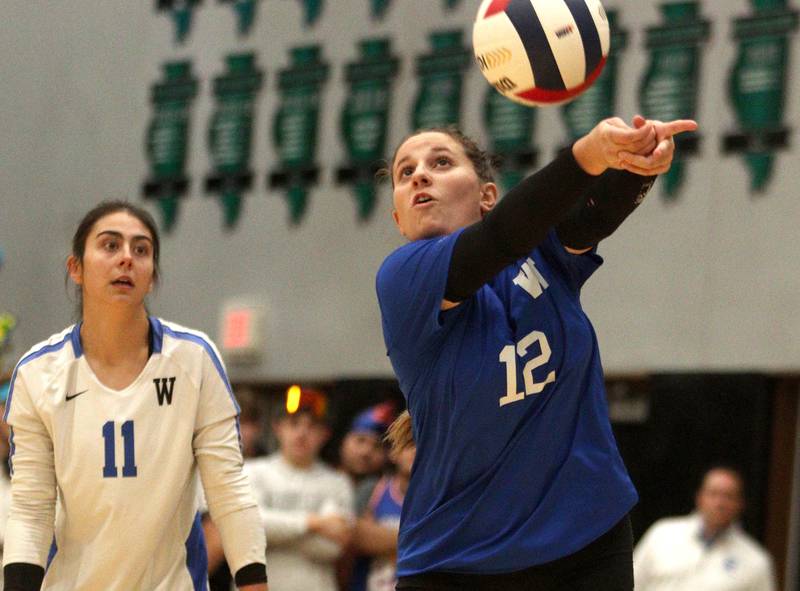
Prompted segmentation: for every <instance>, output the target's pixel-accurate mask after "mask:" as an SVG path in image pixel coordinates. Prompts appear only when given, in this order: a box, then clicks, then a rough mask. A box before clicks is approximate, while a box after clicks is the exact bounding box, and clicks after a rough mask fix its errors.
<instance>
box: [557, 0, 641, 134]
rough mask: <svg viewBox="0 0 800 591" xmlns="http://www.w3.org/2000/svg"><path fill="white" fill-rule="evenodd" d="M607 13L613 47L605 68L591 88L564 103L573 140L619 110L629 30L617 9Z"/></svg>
mask: <svg viewBox="0 0 800 591" xmlns="http://www.w3.org/2000/svg"><path fill="white" fill-rule="evenodd" d="M606 15H607V16H608V25H609V28H610V29H611V49H610V50H609V52H608V58H607V61H606V65H605V67H604V68H603V72H602V74H600V77H599V78H598V79H597V80H596V81H595V83H594V84H593V85H592V86H590V87H589V89H588V90H586V91H585V92H584V93H583V94H581V95H580V96H579V97H578V98H576V99H574V100H573V101H571V102H569V103H567V104H566V105H564V106H563V107H561V116H562V118H563V119H564V124H565V125H566V127H567V133H568V136H569V142H570V143H571V142H574V141H575V140H577V139H578V138H579V137H581V136H583V135H586V134H587V133H589V132H590V131H591V130H592V129H593V128H594V126H595V125H597V124H598V123H599V122H600V121H602V120H603V119H607V118H608V117H613V116H614V114H615V113H616V102H617V80H618V72H619V62H620V58H621V56H622V53H623V52H624V51H625V49H626V48H627V47H628V32H627V31H626V30H624V29H622V28H621V27H620V26H619V25H618V22H617V21H618V13H617V11H616V10H608V11H606Z"/></svg>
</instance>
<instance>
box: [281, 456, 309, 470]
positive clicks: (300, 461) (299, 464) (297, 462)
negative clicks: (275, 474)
mask: <svg viewBox="0 0 800 591" xmlns="http://www.w3.org/2000/svg"><path fill="white" fill-rule="evenodd" d="M281 456H282V457H283V459H284V461H285V462H286V463H287V464H289V465H290V466H292V467H293V468H297V469H298V470H307V469H308V468H310V467H311V466H313V465H314V458H311V459H305V458H293V457H291V456H289V454H286V453H284V452H281Z"/></svg>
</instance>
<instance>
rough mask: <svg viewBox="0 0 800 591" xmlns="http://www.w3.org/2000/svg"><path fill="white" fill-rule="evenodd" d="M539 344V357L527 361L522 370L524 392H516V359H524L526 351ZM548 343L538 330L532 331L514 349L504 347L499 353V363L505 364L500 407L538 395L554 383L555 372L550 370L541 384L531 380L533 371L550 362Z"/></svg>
mask: <svg viewBox="0 0 800 591" xmlns="http://www.w3.org/2000/svg"><path fill="white" fill-rule="evenodd" d="M534 343H539V348H540V349H541V350H542V352H541V353H539V355H537V356H536V357H534V358H533V359H531V360H529V361H528V362H527V363H526V364H525V367H524V368H523V369H522V375H523V378H524V380H525V391H524V392H517V357H524V356H525V355H527V354H528V349H529V348H530V347H531V346H532V345H533V344H534ZM551 354H552V351H551V350H550V343H548V342H547V337H546V336H545V334H544V333H543V332H541V331H539V330H534V331H533V332H532V333H530V334H528V335H526V336H525V337H523V338H522V340H520V342H519V343H517V346H516V348H515V347H514V346H513V345H506V346H505V347H503V350H502V351H500V362H501V363H505V364H506V394H505V396H502V397H501V398H500V406H505V405H506V404H511V403H512V402H517V401H519V400H522V399H523V398H525V396H530V395H533V394H539V393H540V392H541V391H542V390H544V387H545V386H546V385H547V384H552V383H553V382H555V381H556V372H555V370H550V372H549V373H548V374H547V377H546V378H545V379H544V381H542V382H535V381H534V379H533V370H534V369H536V368H537V367H541V366H542V365H544V364H545V363H547V362H548V361H550V355H551Z"/></svg>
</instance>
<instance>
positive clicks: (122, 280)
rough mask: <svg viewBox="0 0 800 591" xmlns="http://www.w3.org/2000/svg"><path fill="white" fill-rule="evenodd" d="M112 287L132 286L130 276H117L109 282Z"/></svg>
mask: <svg viewBox="0 0 800 591" xmlns="http://www.w3.org/2000/svg"><path fill="white" fill-rule="evenodd" d="M111 285H113V286H114V287H123V288H131V287H133V280H132V279H131V278H130V277H125V276H123V277H118V278H117V279H115V280H114V281H112V282H111Z"/></svg>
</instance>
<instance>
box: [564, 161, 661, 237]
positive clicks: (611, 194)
mask: <svg viewBox="0 0 800 591" xmlns="http://www.w3.org/2000/svg"><path fill="white" fill-rule="evenodd" d="M656 178H657V177H654V176H647V177H645V176H639V175H637V174H633V173H630V172H626V171H622V170H608V171H606V172H605V173H604V174H602V175H601V176H600V177H598V179H597V180H596V181H595V182H594V183H593V184H592V186H591V187H590V188H589V189H588V190H587V192H586V194H585V195H584V198H583V199H582V200H580V201H579V202H578V204H577V205H576V206H575V207H574V208H573V210H572V211H571V212H570V213H569V215H567V216H566V217H565V218H564V219H563V220H562V221H561V222H560V223H559V224H558V225H557V226H556V232H557V233H558V237H559V239H560V240H561V243H562V244H563V245H564V246H567V247H570V248H573V249H584V248H590V247H592V246H594V245H596V244H597V243H599V242H600V241H601V240H603V239H605V238H608V237H609V236H610V235H611V234H613V233H614V232H615V231H616V229H617V228H619V226H620V225H621V224H622V222H624V221H625V219H627V217H628V216H629V215H630V214H631V213H633V211H634V210H635V209H636V208H637V207H638V206H639V204H641V202H642V201H643V200H644V198H645V196H646V195H647V193H648V191H649V190H650V188H651V187H652V186H653V184H654V183H655V180H656Z"/></svg>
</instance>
